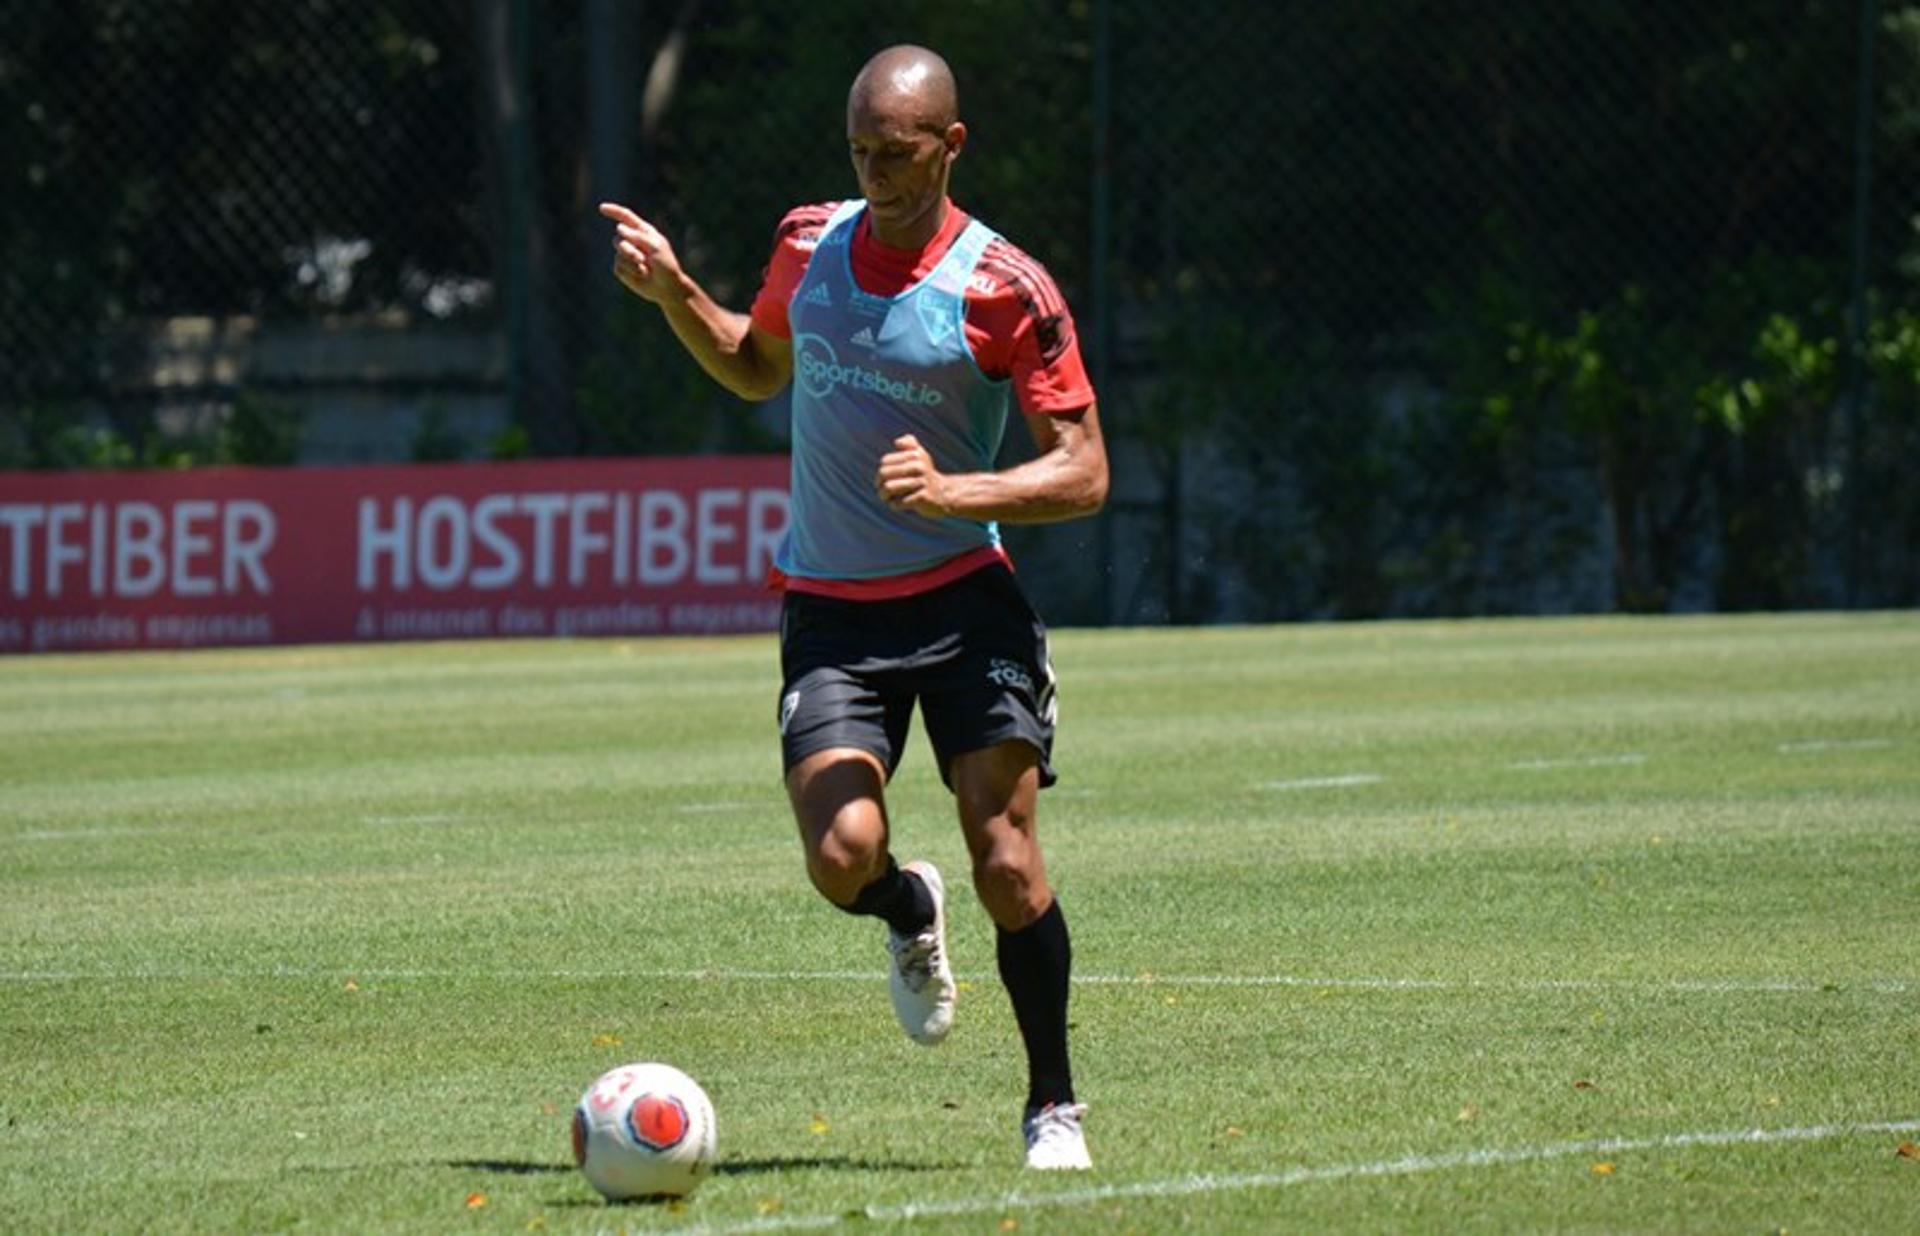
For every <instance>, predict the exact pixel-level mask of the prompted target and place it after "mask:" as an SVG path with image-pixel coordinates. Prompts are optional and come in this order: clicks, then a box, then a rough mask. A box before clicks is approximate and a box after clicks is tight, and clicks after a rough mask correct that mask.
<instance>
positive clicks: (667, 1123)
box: [627, 1094, 693, 1150]
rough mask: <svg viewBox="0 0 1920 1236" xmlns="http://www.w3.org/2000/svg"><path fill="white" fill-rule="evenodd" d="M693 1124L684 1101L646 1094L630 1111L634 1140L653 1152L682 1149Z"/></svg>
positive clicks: (635, 1101) (634, 1102)
mask: <svg viewBox="0 0 1920 1236" xmlns="http://www.w3.org/2000/svg"><path fill="white" fill-rule="evenodd" d="M692 1123H693V1122H692V1121H691V1120H689V1119H688V1118H687V1109H686V1108H685V1107H683V1106H681V1104H680V1100H679V1099H676V1098H674V1097H673V1096H672V1095H668V1094H643V1095H641V1096H640V1097H639V1098H637V1099H635V1100H634V1101H633V1106H632V1107H629V1108H628V1109H627V1128H628V1129H629V1130H630V1131H631V1132H632V1133H633V1137H634V1140H635V1141H637V1142H639V1143H640V1144H641V1145H642V1146H646V1147H648V1148H649V1149H652V1150H665V1149H667V1148H668V1147H670V1146H678V1145H679V1144H680V1142H681V1141H682V1140H683V1139H684V1138H685V1137H686V1136H687V1128H688V1126H689V1125H691V1124H692Z"/></svg>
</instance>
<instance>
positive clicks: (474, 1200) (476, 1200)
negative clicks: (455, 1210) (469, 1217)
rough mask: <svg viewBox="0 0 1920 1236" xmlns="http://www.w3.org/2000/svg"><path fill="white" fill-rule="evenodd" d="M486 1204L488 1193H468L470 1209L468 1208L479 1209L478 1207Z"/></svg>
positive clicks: (468, 1206)
mask: <svg viewBox="0 0 1920 1236" xmlns="http://www.w3.org/2000/svg"><path fill="white" fill-rule="evenodd" d="M486 1204H487V1195H486V1194H484V1193H469V1194H467V1209H468V1210H478V1209H480V1208H481V1207H482V1206H485V1205H486Z"/></svg>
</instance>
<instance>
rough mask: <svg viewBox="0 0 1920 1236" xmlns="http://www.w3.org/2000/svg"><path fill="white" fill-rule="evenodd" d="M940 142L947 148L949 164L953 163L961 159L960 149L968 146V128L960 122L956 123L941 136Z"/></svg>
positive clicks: (948, 127) (949, 126)
mask: <svg viewBox="0 0 1920 1236" xmlns="http://www.w3.org/2000/svg"><path fill="white" fill-rule="evenodd" d="M940 140H941V142H943V143H944V144H945V145H946V148H947V162H948V163H952V162H953V161H954V160H955V159H957V158H959V157H960V148H961V147H963V146H965V145H966V144H967V126H966V125H965V124H963V123H962V122H960V121H958V120H956V121H954V122H953V123H952V124H950V125H948V126H947V131H946V132H945V133H942V134H941V135H940Z"/></svg>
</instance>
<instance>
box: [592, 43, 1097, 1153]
mask: <svg viewBox="0 0 1920 1236" xmlns="http://www.w3.org/2000/svg"><path fill="white" fill-rule="evenodd" d="M966 142H967V127H966V125H965V124H963V123H961V121H960V117H959V105H958V96H957V94H956V91H955V86H954V79H953V74H952V72H951V71H950V70H949V68H948V67H947V64H946V62H945V61H944V60H942V59H941V57H940V56H938V55H937V54H935V53H934V52H931V51H929V50H927V49H925V48H922V47H912V46H898V47H891V48H888V49H886V50H884V51H882V52H880V53H879V54H878V55H876V56H874V57H873V59H872V60H870V61H868V63H867V64H866V66H865V67H864V68H862V69H861V70H860V72H859V74H858V76H856V77H855V78H854V81H853V86H852V89H851V90H850V91H849V93H848V97H847V146H848V152H849V154H850V155H851V156H852V159H853V171H854V176H855V178H856V180H857V181H858V184H859V188H860V191H861V193H862V195H863V197H862V198H860V199H856V200H849V201H844V202H828V203H824V204H821V205H811V206H802V207H799V208H798V209H795V210H793V211H791V212H789V213H788V214H787V216H786V217H785V218H784V219H783V220H782V221H781V223H780V226H779V229H778V231H777V233H776V235H775V239H774V249H773V255H772V259H771V261H770V262H769V264H768V267H767V271H766V275H765V279H764V282H763V284H762V287H761V289H760V293H759V295H758V296H757V297H756V298H755V300H754V303H753V308H752V312H751V313H750V314H741V313H738V312H734V311H732V310H728V309H726V308H723V307H722V306H720V305H719V304H717V303H716V302H715V301H714V300H713V299H712V298H711V297H710V296H709V295H708V294H707V293H706V291H705V290H704V289H703V288H702V287H701V285H700V284H699V283H698V282H697V281H696V280H695V279H694V278H693V277H692V276H690V275H689V274H688V273H687V272H686V271H685V270H684V269H683V268H682V266H681V265H680V262H679V259H678V257H677V256H676V255H675V252H674V249H673V246H672V245H671V244H670V243H669V242H668V240H667V238H666V237H665V236H663V235H662V234H661V233H660V231H659V230H658V229H656V228H655V227H654V226H653V225H651V224H650V223H648V222H647V221H646V220H644V219H642V218H641V217H640V216H639V215H637V214H635V213H634V212H633V211H631V210H629V209H627V208H626V207H624V206H620V205H616V204H613V203H606V204H603V205H602V206H601V207H600V211H601V213H602V214H603V215H605V216H607V217H608V218H609V219H612V220H613V221H614V223H615V224H616V235H615V238H614V253H615V257H614V266H613V271H614V275H615V276H616V277H617V278H618V279H619V280H620V282H621V283H622V284H624V285H625V286H626V287H627V288H628V289H629V290H631V291H632V292H634V293H635V294H637V295H639V296H640V297H642V298H643V299H645V300H648V301H650V302H652V303H653V304H655V305H657V306H658V307H659V308H660V310H661V312H662V314H663V315H664V316H665V318H666V320H667V324H668V325H669V326H670V327H671V328H672V330H673V332H674V334H675V335H676V336H678V338H679V340H680V342H681V343H682V344H683V345H684V346H685V347H686V349H687V351H688V352H689V353H691V354H692V356H693V358H694V359H695V360H696V361H697V362H699V364H700V365H701V367H702V368H704V369H705V370H706V371H707V373H709V374H710V375H712V376H713V378H714V379H715V380H717V381H718V382H719V383H720V384H721V385H722V386H724V387H726V388H727V389H728V390H731V391H733V392H734V393H736V394H738V395H740V396H741V397H743V398H746V399H754V400H759V399H766V398H769V397H771V396H772V395H774V394H776V393H778V392H779V391H780V390H781V389H782V388H783V387H785V386H786V385H787V384H788V383H789V382H792V383H793V384H794V390H793V396H792V413H793V427H792V454H793V478H792V495H791V518H790V523H789V527H788V532H787V535H786V537H785V539H784V541H783V543H782V544H781V546H780V548H779V549H778V551H777V553H776V555H775V570H774V573H773V574H774V582H775V584H776V586H778V587H781V588H783V589H784V600H783V602H782V612H781V620H780V659H781V669H782V675H783V678H784V682H783V684H782V687H781V693H780V704H779V723H780V734H781V745H782V755H783V758H784V761H785V768H786V785H787V794H788V797H789V799H790V800H791V802H792V804H793V811H794V816H795V818H796V820H797V822H798V824H799V829H800V839H801V844H802V847H803V849H804V851H805V856H806V865H807V872H808V874H809V876H810V877H811V878H812V880H813V884H814V887H815V888H817V889H818V890H819V892H820V893H821V895H823V896H824V897H825V898H826V899H827V900H828V901H831V902H832V903H833V904H834V905H836V906H838V907H840V908H841V909H842V910H845V911H847V912H849V913H852V914H858V915H870V916H873V917H876V918H879V919H881V920H883V921H884V922H885V924H886V927H887V947H888V949H889V951H890V954H891V966H890V970H889V985H890V987H891V989H892V995H893V1003H894V1011H895V1013H896V1015H897V1016H898V1018H899V1021H900V1023H901V1025H902V1027H903V1028H904V1029H905V1030H906V1032H907V1034H908V1035H909V1036H910V1037H911V1038H912V1039H913V1040H914V1041H915V1042H919V1043H924V1044H929V1045H931V1044H936V1043H939V1042H940V1041H941V1040H942V1039H944V1038H945V1037H946V1036H947V1033H948V1031H949V1030H950V1029H951V1027H952V1024H953V1009H954V994H955V991H954V981H953V972H952V968H951V966H950V965H949V963H948V960H947V948H946V912H945V898H946V892H945V887H944V884H943V881H942V879H941V876H940V873H939V872H938V871H937V870H936V869H935V868H934V867H933V865H932V864H930V863H926V862H910V863H907V864H905V865H904V866H903V865H899V864H897V863H896V862H895V860H894V858H893V857H892V855H891V853H890V850H889V827H888V817H887V806H886V794H885V789H886V785H887V782H888V779H889V778H890V777H891V775H892V774H893V771H894V769H895V768H896V767H898V765H899V762H900V758H901V755H902V754H903V749H904V746H905V743H906V738H907V732H908V725H909V721H910V718H911V714H912V709H913V706H914V703H915V701H916V700H917V701H918V703H919V705H920V712H921V717H922V720H923V721H924V723H925V725H926V729H927V734H928V737H929V739H930V740H931V743H932V746H933V750H934V754H935V757H936V759H937V760H938V762H939V771H940V775H941V777H942V779H943V780H944V781H945V783H946V784H947V786H948V788H949V789H950V790H951V791H952V792H953V795H954V799H955V801H956V803H957V804H958V807H959V814H960V827H961V831H962V833H963V835H964V836H965V839H966V845H967V852H968V854H969V856H970V857H971V860H972V866H973V872H972V874H973V887H974V891H975V893H976V894H977V895H978V896H979V898H980V902H981V904H982V905H983V906H985V908H986V910H987V913H988V915H989V916H990V917H991V918H992V919H993V922H994V925H995V929H996V956H997V960H998V963H999V970H1000V976H1001V978H1002V980H1003V981H1004V982H1005V984H1006V988H1007V994H1008V996H1009V997H1010V999H1011V1001H1012V1004H1013V1011H1014V1016H1015V1020H1016V1021H1017V1023H1018V1025H1019V1028H1020V1034H1021V1038H1022V1040H1023V1042H1024V1045H1025V1048H1026V1054H1027V1063H1028V1091H1027V1096H1026V1104H1025V1107H1024V1109H1023V1112H1022V1116H1021V1132H1022V1136H1023V1139H1024V1142H1025V1145H1026V1162H1027V1165H1028V1166H1029V1167H1033V1168H1041V1169H1084V1168H1087V1167H1090V1166H1091V1162H1090V1160H1089V1158H1088V1154H1087V1145H1086V1137H1085V1133H1084V1130H1083V1127H1082V1118H1083V1117H1084V1116H1085V1114H1086V1107H1085V1106H1084V1105H1083V1104H1081V1103H1079V1102H1077V1101H1076V1100H1075V1097H1074V1090H1073V1076H1072V1070H1071V1068H1070V1066H1069V1062H1068V1052H1067V993H1068V978H1069V972H1070V969H1071V960H1072V955H1071V946H1070V942H1069V938H1068V934H1067V921H1066V918H1065V916H1064V914H1063V913H1062V911H1061V908H1060V903H1059V901H1058V899H1057V898H1056V897H1055V896H1054V893H1053V890H1052V887H1051V886H1050V885H1049V884H1048V882H1047V873H1046V866H1045V863H1044V862H1043V860H1042V857H1041V852H1040V843H1039V838H1038V833H1037V831H1036V825H1035V820H1036V809H1037V807H1038V803H1039V791H1040V789H1041V787H1042V786H1045V785H1049V784H1051V783H1052V782H1053V780H1054V771H1053V768H1052V766H1051V764H1050V757H1051V752H1052V746H1053V735H1054V677H1053V669H1052V666H1051V664H1050V663H1049V661H1048V656H1047V638H1046V629H1045V627H1044V626H1043V625H1042V623H1041V621H1040V619H1039V618H1038V617H1037V616H1036V615H1035V613H1034V611H1033V609H1032V607H1031V606H1030V605H1029V604H1028V602H1027V599H1026V597H1025V595H1024V594H1023V592H1022V591H1021V588H1020V585H1019V584H1018V583H1017V582H1016V580H1015V577H1014V574H1013V571H1012V570H1011V564H1010V562H1009V560H1008V556H1007V554H1006V552H1005V550H1004V549H1002V547H1001V542H1000V534H999V528H998V525H999V523H1000V522H1002V521H1004V522H1017V523H1029V522H1042V521H1050V520H1061V519H1071V518H1075V517H1078V516H1083V515H1089V514H1092V513H1093V512H1095V511H1097V510H1098V509H1099V508H1100V507H1101V505H1102V504H1103V503H1104V502H1105V500H1106V494H1107V457H1106V448H1105V446H1104V444H1103V442H1102V439H1101V435H1100V425H1099V418H1098V416H1097V415H1096V412H1095V407H1094V393H1093V389H1092V386H1091V385H1090V383H1089V382H1088V380H1087V375H1086V370H1085V367H1084V365H1083V364H1082V362H1081V359H1080V353H1079V348H1078V344H1077V342H1076V340H1075V337H1074V333H1073V323H1072V318H1071V316H1070V315H1069V313H1068V310H1067V307H1066V305H1065V303H1064V302H1063V300H1062V299H1061V296H1060V292H1059V290H1058V288H1056V287H1055V285H1054V282H1053V279H1052V278H1051V277H1050V276H1049V275H1048V274H1047V272H1046V270H1045V269H1044V268H1043V267H1042V266H1041V265H1040V263H1038V262H1036V261H1035V260H1034V259H1033V258H1032V257H1030V256H1028V255H1027V254H1026V253H1024V252H1022V251H1021V250H1020V249H1018V248H1017V247H1015V246H1014V245H1013V244H1011V243H1010V242H1008V241H1007V240H1005V239H1004V238H1002V237H1001V236H999V235H998V234H996V233H995V232H993V231H992V230H991V229H990V228H988V227H987V226H986V225H985V224H984V223H982V222H980V221H979V220H977V219H973V218H971V217H970V216H968V214H967V213H966V212H965V211H963V210H961V209H960V208H959V207H958V206H957V205H955V204H954V202H953V201H952V200H951V199H950V198H949V197H948V192H947V188H948V180H949V177H950V176H951V174H952V171H953V165H954V162H955V161H956V160H957V159H958V158H959V157H960V154H961V151H962V150H963V149H964V148H965V146H966ZM1009 395H1011V396H1013V397H1014V398H1017V400H1018V403H1019V408H1020V412H1021V414H1022V418H1023V420H1024V421H1025V422H1026V425H1027V427H1028V429H1029V431H1030V432H1031V433H1032V435H1033V439H1034V443H1035V446H1036V447H1037V454H1036V455H1035V456H1034V457H1033V458H1031V459H1029V460H1027V461H1026V462H1024V463H1021V464H1019V465H1017V466H1015V467H1011V468H1007V469H1004V470H996V469H995V466H994V465H995V460H996V457H997V455H998V450H999V446H1000V439H1001V436H1002V433H1003V431H1004V427H1005V424H1006V421H1007V411H1008V404H1009Z"/></svg>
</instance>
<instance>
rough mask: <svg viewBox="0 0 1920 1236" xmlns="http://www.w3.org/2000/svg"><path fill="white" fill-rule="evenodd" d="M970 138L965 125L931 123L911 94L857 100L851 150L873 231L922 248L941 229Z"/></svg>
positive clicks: (851, 114) (850, 121) (850, 114)
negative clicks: (950, 184)
mask: <svg viewBox="0 0 1920 1236" xmlns="http://www.w3.org/2000/svg"><path fill="white" fill-rule="evenodd" d="M965 140H966V127H965V126H964V125H961V124H953V125H949V126H947V127H946V128H945V129H944V130H942V129H940V128H938V127H937V126H935V125H932V124H928V123H926V121H925V119H924V117H922V116H920V115H919V114H918V112H917V109H915V108H914V107H913V106H912V102H911V100H910V99H906V98H902V97H901V96H893V97H892V98H890V99H879V100H872V99H858V100H855V101H854V102H853V104H852V105H851V106H850V107H849V108H848V109H847V149H848V153H849V154H850V155H852V157H853V174H854V176H855V177H857V178H858V179H859V181H860V194H861V196H862V197H864V198H866V199H867V210H868V215H869V217H870V218H871V219H872V222H873V234H874V236H875V238H876V239H878V240H879V241H881V242H882V243H883V244H890V245H897V246H899V247H901V248H917V247H918V246H920V245H923V244H925V243H926V242H927V241H929V240H931V239H933V235H934V233H935V232H937V231H939V230H940V223H941V211H940V206H941V203H942V202H944V201H945V200H946V196H947V173H948V171H949V169H950V168H951V167H952V166H953V160H954V156H956V155H958V154H959V153H960V146H961V144H962V143H963V142H964V141H965Z"/></svg>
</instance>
